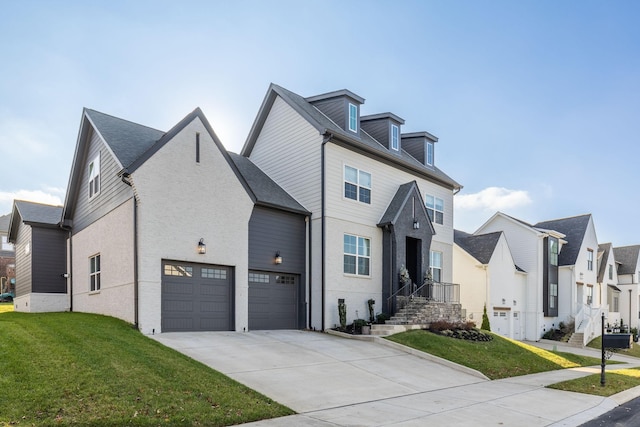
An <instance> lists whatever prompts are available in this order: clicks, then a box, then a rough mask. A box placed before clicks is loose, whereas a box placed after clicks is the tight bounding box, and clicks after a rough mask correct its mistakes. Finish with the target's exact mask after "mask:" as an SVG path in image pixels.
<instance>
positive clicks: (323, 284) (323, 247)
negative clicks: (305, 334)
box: [320, 132, 333, 332]
mask: <svg viewBox="0 0 640 427" xmlns="http://www.w3.org/2000/svg"><path fill="white" fill-rule="evenodd" d="M332 138H333V134H331V133H328V132H327V133H325V134H324V138H323V139H322V148H321V155H320V163H321V164H320V186H321V187H320V198H321V208H320V215H321V217H322V220H321V223H322V238H321V239H322V242H321V251H322V253H321V257H322V266H321V276H322V278H321V287H322V304H321V306H322V320H321V322H322V325H321V326H322V329H321V330H322V331H323V332H324V322H325V305H326V301H325V300H326V298H325V289H326V282H325V264H326V262H325V260H326V234H327V232H326V219H325V211H326V200H325V194H324V193H325V183H324V180H325V167H326V159H325V146H326V145H327V142H329V141H331V139H332Z"/></svg>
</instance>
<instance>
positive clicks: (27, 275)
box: [15, 220, 33, 298]
mask: <svg viewBox="0 0 640 427" xmlns="http://www.w3.org/2000/svg"><path fill="white" fill-rule="evenodd" d="M21 221H22V220H21ZM31 235H32V229H31V226H30V225H26V224H24V223H20V227H19V229H18V236H17V238H16V246H15V247H16V298H19V297H23V296H25V295H28V294H30V293H31V283H32V282H31V281H32V280H33V279H32V268H33V263H32V256H31V254H32V252H31V246H32V245H31Z"/></svg>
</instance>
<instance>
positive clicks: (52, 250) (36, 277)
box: [31, 227, 67, 293]
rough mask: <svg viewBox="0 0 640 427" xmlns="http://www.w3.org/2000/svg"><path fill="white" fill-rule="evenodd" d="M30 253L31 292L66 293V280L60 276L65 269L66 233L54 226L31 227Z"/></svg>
mask: <svg viewBox="0 0 640 427" xmlns="http://www.w3.org/2000/svg"><path fill="white" fill-rule="evenodd" d="M31 233H32V235H31V241H32V244H31V253H32V260H33V264H34V265H33V272H32V277H33V282H32V286H31V292H35V293H66V292H67V281H66V279H65V278H64V277H63V276H62V275H63V274H64V273H66V272H67V270H66V251H65V247H66V240H67V239H66V238H67V233H66V232H65V231H63V230H61V229H56V228H41V227H32V228H31Z"/></svg>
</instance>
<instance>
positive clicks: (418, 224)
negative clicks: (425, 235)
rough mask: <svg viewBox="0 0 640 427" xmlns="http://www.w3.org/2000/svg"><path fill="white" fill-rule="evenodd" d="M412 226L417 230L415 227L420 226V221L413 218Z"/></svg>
mask: <svg viewBox="0 0 640 427" xmlns="http://www.w3.org/2000/svg"><path fill="white" fill-rule="evenodd" d="M413 228H414V230H417V229H419V228H420V223H419V222H418V220H417V219H414V220H413Z"/></svg>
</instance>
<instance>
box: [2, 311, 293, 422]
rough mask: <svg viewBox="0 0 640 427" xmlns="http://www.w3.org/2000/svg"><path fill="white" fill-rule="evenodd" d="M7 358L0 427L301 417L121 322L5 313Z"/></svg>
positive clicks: (68, 315)
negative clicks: (1, 426) (6, 425)
mask: <svg viewBox="0 0 640 427" xmlns="http://www.w3.org/2000/svg"><path fill="white" fill-rule="evenodd" d="M0 355H2V357H0V372H1V373H2V375H1V376H0V401H1V402H2V407H3V409H2V411H0V424H3V423H5V424H20V425H36V426H48V425H56V426H59V425H92V426H107V425H132V426H151V425H154V426H155V425H160V424H164V425H172V426H173V425H176V426H187V425H188V426H196V425H206V426H227V425H233V424H240V423H246V422H251V421H257V420H261V419H265V418H273V417H280V416H284V415H289V414H292V413H293V411H291V410H290V409H288V408H286V407H284V406H282V405H280V404H278V403H276V402H274V401H272V400H271V399H269V398H267V397H265V396H263V395H261V394H259V393H257V392H255V391H253V390H251V389H249V388H247V387H245V386H243V385H241V384H239V383H238V382H236V381H234V380H232V379H230V378H228V377H226V376H224V375H223V374H221V373H219V372H217V371H214V370H212V369H210V368H208V367H207V366H205V365H203V364H201V363H199V362H196V361H194V360H193V359H190V358H189V357H187V356H184V355H182V354H181V353H178V352H176V351H174V350H172V349H169V348H167V347H165V346H163V345H162V344H160V343H158V342H156V341H154V340H152V339H150V338H148V337H145V336H144V335H142V334H141V333H140V332H139V331H137V330H136V329H134V328H133V327H132V326H131V325H129V324H127V323H125V322H122V321H120V320H118V319H115V318H111V317H105V316H99V315H92V314H84V313H46V314H30V313H15V312H14V313H11V312H9V313H3V314H1V315H0Z"/></svg>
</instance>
